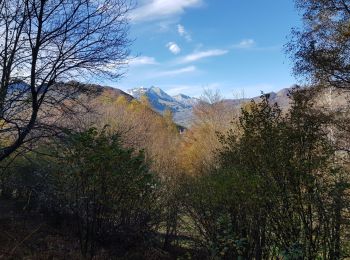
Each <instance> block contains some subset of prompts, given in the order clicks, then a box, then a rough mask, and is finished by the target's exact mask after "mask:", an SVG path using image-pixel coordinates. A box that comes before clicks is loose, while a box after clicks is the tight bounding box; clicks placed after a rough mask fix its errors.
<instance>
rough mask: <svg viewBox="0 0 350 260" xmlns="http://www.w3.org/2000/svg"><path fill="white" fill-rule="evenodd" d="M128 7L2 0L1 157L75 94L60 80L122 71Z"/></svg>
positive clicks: (122, 2)
mask: <svg viewBox="0 0 350 260" xmlns="http://www.w3.org/2000/svg"><path fill="white" fill-rule="evenodd" d="M129 8H130V6H129V4H128V3H127V0H97V1H95V0H94V1H93V0H38V1H32V0H2V1H0V35H1V43H0V78H1V79H0V122H1V123H0V134H1V136H0V138H1V139H0V161H2V160H3V159H5V158H7V157H8V156H9V155H11V154H12V153H13V152H14V151H16V149H18V148H19V147H20V146H21V145H22V144H23V143H25V142H27V141H28V140H31V138H32V137H30V133H31V132H32V131H33V130H34V129H40V126H41V125H40V124H39V120H38V119H40V118H42V117H45V115H46V113H47V112H48V111H50V109H51V108H52V107H55V106H57V104H61V103H62V102H63V101H64V100H66V98H67V97H69V96H74V95H76V90H74V88H73V87H74V86H70V85H69V84H68V85H66V84H62V83H60V84H59V82H67V81H68V80H70V79H72V78H75V79H83V77H85V78H89V76H94V77H97V76H101V77H109V78H113V79H116V78H118V77H119V76H120V72H119V70H118V68H119V66H120V65H121V64H122V63H123V62H124V60H125V58H126V57H127V55H128V48H127V47H128V44H129V41H128V39H127V31H128V30H127V29H128V28H127V17H126V14H127V12H128V10H129ZM51 116H52V115H51ZM47 117H49V116H48V115H46V119H45V120H46V121H45V123H46V124H47V123H50V119H47ZM41 121H42V122H41V123H44V122H43V121H44V120H41ZM34 136H35V137H37V136H38V134H35V135H34Z"/></svg>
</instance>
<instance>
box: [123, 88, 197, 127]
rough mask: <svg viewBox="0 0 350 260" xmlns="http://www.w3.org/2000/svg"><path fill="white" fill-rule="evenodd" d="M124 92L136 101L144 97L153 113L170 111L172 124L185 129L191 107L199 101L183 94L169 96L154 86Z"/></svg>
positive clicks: (189, 117)
mask: <svg viewBox="0 0 350 260" xmlns="http://www.w3.org/2000/svg"><path fill="white" fill-rule="evenodd" d="M126 92H127V93H128V94H129V95H131V96H133V97H134V98H136V99H138V100H140V99H141V97H142V96H146V97H147V99H148V101H149V103H150V105H151V106H152V108H153V109H154V110H155V111H157V112H158V113H160V114H163V113H164V112H165V111H166V110H170V111H171V112H172V113H173V119H174V122H175V123H177V124H179V125H182V126H186V127H188V126H189V125H190V123H191V120H192V118H193V115H192V110H193V107H194V106H195V104H196V103H197V102H198V101H199V99H197V98H193V97H189V96H187V95H184V94H178V95H175V96H170V95H169V94H167V93H166V92H165V91H163V90H162V89H160V88H158V87H154V86H152V87H150V88H144V87H140V88H133V89H129V90H127V91H126Z"/></svg>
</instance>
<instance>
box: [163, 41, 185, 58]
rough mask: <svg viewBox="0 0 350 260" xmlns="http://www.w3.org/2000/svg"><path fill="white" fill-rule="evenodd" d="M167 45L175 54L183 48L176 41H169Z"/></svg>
mask: <svg viewBox="0 0 350 260" xmlns="http://www.w3.org/2000/svg"><path fill="white" fill-rule="evenodd" d="M166 47H167V48H168V49H169V51H170V52H172V53H173V54H175V55H176V54H179V53H180V52H181V48H180V47H179V45H177V44H176V43H175V42H168V43H167V45H166Z"/></svg>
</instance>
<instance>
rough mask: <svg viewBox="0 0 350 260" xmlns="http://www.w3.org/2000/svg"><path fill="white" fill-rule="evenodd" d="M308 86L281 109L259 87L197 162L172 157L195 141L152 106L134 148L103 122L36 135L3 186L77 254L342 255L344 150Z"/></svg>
mask: <svg viewBox="0 0 350 260" xmlns="http://www.w3.org/2000/svg"><path fill="white" fill-rule="evenodd" d="M315 95H317V92H316V91H311V90H301V89H295V90H294V91H293V93H292V94H291V97H292V99H291V108H290V109H289V110H288V111H283V112H282V111H281V110H280V108H279V107H278V106H277V105H275V104H270V103H269V99H268V96H262V100H261V101H260V102H258V103H257V102H253V101H252V102H250V103H248V104H246V105H245V106H244V107H243V109H242V113H241V116H240V117H239V119H237V120H234V121H233V122H236V123H232V127H231V130H229V131H227V132H226V131H223V132H222V133H221V134H219V133H217V135H218V136H217V138H218V143H219V144H220V145H217V149H216V151H215V152H214V153H213V154H212V155H210V156H208V157H207V156H205V158H207V160H208V161H206V164H207V165H209V164H211V165H212V166H211V167H205V168H203V167H199V168H198V169H200V170H199V172H193V171H194V169H195V168H194V167H192V166H191V165H190V164H187V162H186V163H183V162H182V161H181V160H183V159H184V158H183V155H184V154H190V153H195V152H196V151H195V150H193V149H192V148H193V147H192V146H186V145H183V144H182V143H181V141H183V140H184V142H188V138H189V137H188V136H186V135H185V136H183V137H182V140H181V139H179V136H178V134H177V133H176V131H174V129H175V128H174V126H172V125H171V123H170V122H168V121H169V120H165V121H166V122H163V121H162V120H161V119H159V118H158V119H157V120H156V121H154V122H157V125H158V126H159V127H161V129H159V132H158V131H152V132H146V133H144V135H145V136H139V138H140V139H139V140H143V141H142V142H140V143H139V145H140V144H142V143H144V144H146V145H145V146H144V147H145V150H144V151H141V152H139V151H136V150H134V149H132V148H130V147H131V145H130V142H127V140H125V139H126V136H127V135H128V134H130V132H122V135H124V136H120V135H119V134H116V132H118V131H117V130H118V128H109V127H105V128H102V129H100V130H97V129H88V130H86V131H82V132H73V133H67V135H65V136H61V137H60V138H59V139H55V140H51V141H50V142H48V143H46V144H44V143H43V144H42V145H41V146H40V147H39V148H37V149H36V150H35V151H33V152H31V153H27V154H25V155H24V156H19V157H18V158H16V160H15V161H14V162H13V163H12V164H11V167H10V168H8V169H7V171H5V173H7V175H4V176H2V177H3V178H2V180H3V183H2V191H3V194H10V195H11V196H14V197H16V198H18V199H19V200H20V201H22V205H23V209H25V210H31V211H40V212H42V213H43V214H44V215H45V216H46V217H47V218H48V219H49V220H50V221H51V222H55V224H56V226H57V225H58V227H62V226H68V227H69V229H70V230H71V235H72V236H76V237H77V238H78V239H79V241H80V249H81V253H82V255H83V256H93V255H95V254H98V252H99V251H100V250H101V249H102V248H104V249H107V250H108V255H109V256H116V255H121V256H125V257H126V255H128V257H131V258H132V257H136V255H137V254H138V256H139V257H141V256H142V257H146V255H147V253H146V251H147V250H149V249H150V248H153V249H155V248H156V251H157V253H154V254H155V255H157V256H156V259H157V258H165V257H168V256H169V255H173V256H181V257H187V256H188V257H189V256H191V257H192V258H201V259H239V258H240V259H270V258H283V259H317V258H319V259H339V258H344V257H346V256H348V255H349V253H350V252H349V240H348V238H347V236H348V233H349V231H348V230H349V229H348V228H349V227H348V220H349V219H348V218H349V216H348V214H349V213H348V209H349V197H348V196H349V183H350V182H349V176H348V174H347V173H348V163H347V158H348V157H347V154H346V153H343V152H342V153H340V152H339V151H338V150H337V149H336V146H335V145H334V138H335V137H334V136H331V135H330V132H331V131H330V129H331V130H332V131H333V133H334V128H335V127H336V126H337V122H338V120H339V119H340V118H341V117H339V115H338V116H334V114H329V113H328V112H322V111H321V110H320V109H318V108H317V107H316V106H315V105H314V100H315ZM142 109H145V107H141V108H140V110H137V111H138V113H141V114H143V113H145V114H147V113H146V112H145V111H144V110H142ZM142 111H143V112H142ZM152 116H153V115H152ZM152 116H150V117H149V118H152ZM110 120H112V119H111V118H110ZM237 122H238V123H237ZM128 124H132V122H128ZM208 124H210V121H206V125H207V126H208ZM119 127H120V126H119ZM131 129H132V128H131ZM198 129H201V128H200V127H198ZM160 133H161V134H160ZM139 134H140V135H141V134H142V133H139ZM158 134H159V135H158ZM146 135H147V136H150V137H151V139H152V140H153V141H152V144H148V142H147V136H146ZM157 135H158V138H157ZM194 136H197V137H199V135H194ZM160 137H161V138H160ZM179 140H180V142H179ZM125 141H126V142H125ZM197 141H198V142H204V141H205V140H197ZM162 145H167V146H166V147H163V149H164V150H162V149H161V147H162ZM169 145H170V146H169ZM171 145H173V146H171ZM179 147H181V149H180V148H179ZM168 148H169V149H168ZM186 149H188V150H187V151H186ZM201 154H202V151H201ZM146 158H147V159H146ZM208 158H211V159H210V160H209V159H208ZM185 160H188V158H186V159H185ZM192 160H201V157H200V156H198V155H196V156H193V157H192ZM194 164H196V165H200V164H201V162H194ZM186 166H188V167H186ZM150 169H153V170H152V171H151V170H150ZM135 251H137V253H136V255H135V254H134V252H135ZM166 252H167V253H166ZM153 257H155V256H153ZM146 258H150V256H147V257H146Z"/></svg>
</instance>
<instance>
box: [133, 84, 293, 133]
mask: <svg viewBox="0 0 350 260" xmlns="http://www.w3.org/2000/svg"><path fill="white" fill-rule="evenodd" d="M289 90H290V88H285V89H282V90H280V91H278V92H276V93H275V92H271V93H269V95H270V101H271V102H273V103H275V102H277V103H278V104H279V105H280V107H281V108H284V107H287V106H288V104H289V99H288V93H289ZM126 92H127V93H128V94H129V95H131V96H133V97H134V98H136V99H138V100H140V99H141V97H143V96H145V97H147V99H148V102H149V103H150V105H151V107H152V108H153V109H154V110H155V111H156V112H158V113H160V114H163V113H164V112H165V111H166V110H170V111H171V112H172V113H173V119H174V122H175V123H177V124H178V125H181V126H184V127H190V126H191V123H192V122H193V107H194V106H195V105H196V104H197V103H198V102H199V101H200V99H198V98H194V97H189V96H187V95H184V94H178V95H175V96H170V95H169V94H167V93H166V92H165V91H163V90H162V89H160V88H159V87H154V86H152V87H150V88H145V87H140V88H133V89H129V90H127V91H126ZM259 98H260V97H254V98H249V99H248V98H242V99H224V100H223V102H224V103H226V104H227V105H231V106H237V107H239V106H240V105H241V104H242V102H248V101H250V100H252V99H254V100H258V99H259Z"/></svg>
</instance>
